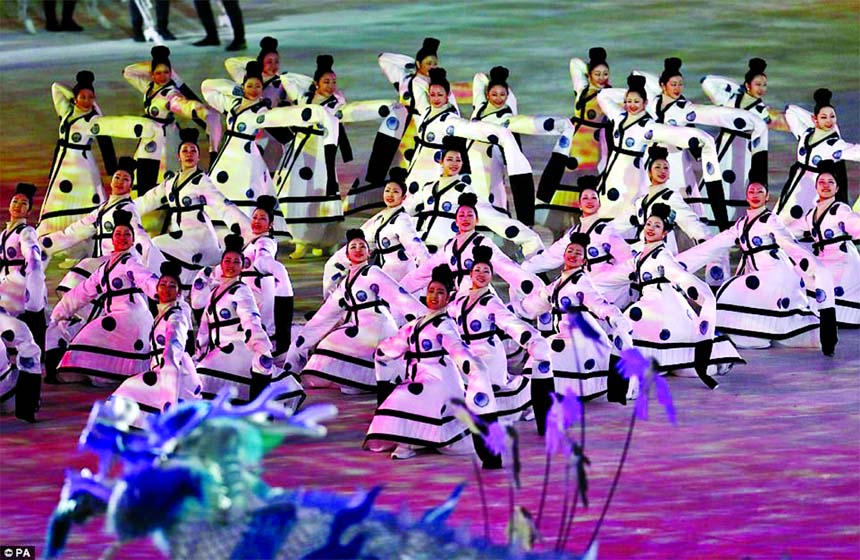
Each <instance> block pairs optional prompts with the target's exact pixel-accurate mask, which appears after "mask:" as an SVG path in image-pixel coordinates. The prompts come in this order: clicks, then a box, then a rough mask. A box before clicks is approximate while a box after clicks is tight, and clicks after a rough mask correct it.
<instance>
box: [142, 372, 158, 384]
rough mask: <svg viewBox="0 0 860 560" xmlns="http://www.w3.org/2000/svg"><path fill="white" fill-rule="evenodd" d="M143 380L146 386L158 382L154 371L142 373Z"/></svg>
mask: <svg viewBox="0 0 860 560" xmlns="http://www.w3.org/2000/svg"><path fill="white" fill-rule="evenodd" d="M143 382H144V383H145V384H146V386H147V387H155V384H156V383H158V375H156V374H155V372H154V371H148V372H146V373H144V374H143Z"/></svg>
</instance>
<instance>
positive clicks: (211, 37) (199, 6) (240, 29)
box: [193, 0, 248, 51]
mask: <svg viewBox="0 0 860 560" xmlns="http://www.w3.org/2000/svg"><path fill="white" fill-rule="evenodd" d="M222 4H224V11H226V12H227V17H229V18H230V25H231V26H232V27H233V42H232V43H230V44H229V45H227V49H226V50H228V51H243V50H245V49H246V48H248V44H247V43H246V42H245V23H244V21H243V20H242V9H241V8H240V7H239V1H238V0H223V2H222ZM194 9H195V10H197V17H199V18H200V23H202V24H203V29H204V30H205V31H206V36H205V37H203V38H202V39H200V40H199V41H197V42H196V43H193V45H194V46H195V47H210V46H216V45H219V44H221V42H220V40H219V39H218V26H217V25H215V16H214V15H213V14H212V4H211V3H210V2H209V0H195V1H194Z"/></svg>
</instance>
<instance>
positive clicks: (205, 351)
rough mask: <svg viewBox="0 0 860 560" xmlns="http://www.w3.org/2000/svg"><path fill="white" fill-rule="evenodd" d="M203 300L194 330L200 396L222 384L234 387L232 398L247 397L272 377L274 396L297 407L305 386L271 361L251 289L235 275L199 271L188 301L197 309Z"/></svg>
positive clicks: (269, 345)
mask: <svg viewBox="0 0 860 560" xmlns="http://www.w3.org/2000/svg"><path fill="white" fill-rule="evenodd" d="M206 278H209V279H210V281H206ZM198 280H202V282H198ZM201 301H203V302H205V306H204V308H203V315H202V318H201V320H200V327H199V329H198V331H197V359H196V362H197V375H198V376H200V380H201V382H202V384H203V391H202V395H203V397H204V398H207V399H211V398H213V397H215V395H217V394H218V391H220V390H221V389H222V388H223V387H233V388H235V389H236V391H237V395H236V400H237V401H238V402H248V401H249V399H250V395H251V386H252V385H253V384H256V383H260V384H261V383H263V382H271V384H273V385H276V386H277V387H278V388H279V389H280V390H281V391H282V392H281V394H280V395H279V396H278V397H277V398H276V400H277V401H278V402H282V403H283V404H284V405H285V406H287V407H290V408H292V409H293V410H296V409H297V408H298V407H299V406H300V405H301V403H302V402H303V401H304V399H305V396H306V395H305V392H304V389H302V386H301V385H300V384H299V382H298V380H297V379H296V377H295V376H294V375H292V374H291V373H290V372H281V371H280V369H279V368H278V367H277V366H275V364H274V359H273V358H272V342H271V341H270V340H269V335H268V334H266V331H265V330H264V329H263V325H262V323H261V322H260V311H259V309H258V308H257V303H256V302H255V301H254V294H253V293H252V292H251V288H249V287H248V286H247V285H246V284H245V283H244V282H242V281H240V280H239V279H234V280H232V281H228V282H226V283H225V282H223V281H222V282H219V283H216V282H215V281H212V280H211V277H206V276H205V275H203V274H199V275H198V276H197V278H195V280H194V287H193V289H192V292H191V304H192V306H193V307H194V308H195V309H199V308H200V305H199V303H200V302H201Z"/></svg>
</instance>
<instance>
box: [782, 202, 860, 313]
mask: <svg viewBox="0 0 860 560" xmlns="http://www.w3.org/2000/svg"><path fill="white" fill-rule="evenodd" d="M789 229H790V230H791V231H792V233H795V234H796V235H798V237H800V235H808V236H810V237H811V239H812V252H813V254H814V255H815V256H816V257H817V258H818V260H819V261H820V262H821V265H822V266H824V267H825V268H826V269H827V270H828V271H829V272H830V273H831V274H832V275H833V285H834V288H833V292H834V295H835V297H836V320H837V322H838V324H839V327H841V328H857V327H860V253H858V252H857V247H856V246H855V244H854V242H855V241H856V240H858V239H860V214H857V213H856V212H853V211H852V210H851V208H850V207H849V206H848V205H847V204H845V203H844V202H838V201H836V200H835V199H830V200H828V201H824V203H823V204H822V202H821V201H819V203H818V205H817V206H816V208H815V209H814V210H810V211H809V212H807V213H806V216H804V217H803V219H801V220H796V221H794V222H792V223H791V224H789ZM807 294H808V295H810V294H809V291H807ZM811 295H813V296H814V292H813V293H812V294H811Z"/></svg>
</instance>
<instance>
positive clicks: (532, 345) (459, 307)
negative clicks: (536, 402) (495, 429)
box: [448, 246, 552, 423]
mask: <svg viewBox="0 0 860 560" xmlns="http://www.w3.org/2000/svg"><path fill="white" fill-rule="evenodd" d="M472 256H473V262H472V269H471V270H470V271H469V277H470V278H471V280H472V288H471V289H470V290H469V292H468V293H465V294H463V295H460V296H457V297H455V298H454V301H452V302H451V304H450V305H449V306H448V314H449V315H450V316H451V318H452V319H454V321H455V322H456V323H457V328H458V330H459V332H460V337H461V338H462V339H463V341H464V342H466V344H468V346H469V350H471V351H472V353H473V354H474V355H475V356H477V357H479V358H481V359H482V360H483V361H484V363H485V364H486V365H487V372H488V374H489V377H490V383H492V388H493V393H494V395H495V397H496V405H497V407H498V412H497V418H498V419H499V420H500V421H501V422H503V423H510V422H513V421H514V420H516V419H518V418H519V416H520V414H521V413H523V412H525V411H527V410H528V408H529V407H530V406H531V399H530V398H529V391H528V390H527V388H528V385H529V380H528V378H527V377H525V376H523V375H517V376H514V375H511V374H510V373H509V372H508V364H507V356H506V352H505V347H504V346H503V345H502V340H501V338H500V337H501V336H502V334H503V333H504V334H506V335H508V336H510V338H511V339H512V340H513V341H514V343H515V344H517V345H519V346H521V347H523V348H524V349H525V350H526V351H527V352H528V354H529V356H530V358H531V360H532V361H533V362H534V363H536V364H537V365H536V366H535V369H536V370H537V371H538V372H540V375H541V376H546V377H548V378H550V379H551V378H552V362H551V360H550V351H549V346H548V345H547V343H546V340H544V338H543V337H542V336H541V335H540V333H539V332H538V331H537V330H535V328H534V327H532V326H531V325H529V324H528V323H526V322H525V321H523V320H522V319H520V318H519V317H517V316H516V315H514V313H513V312H511V311H510V310H509V309H508V307H507V306H506V305H505V304H504V303H503V302H502V300H501V299H499V296H498V295H496V294H495V292H494V291H493V290H492V289H491V288H490V283H491V282H492V280H493V262H492V260H493V250H492V249H491V248H489V247H487V246H479V247H475V250H474V251H472Z"/></svg>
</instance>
